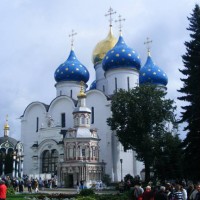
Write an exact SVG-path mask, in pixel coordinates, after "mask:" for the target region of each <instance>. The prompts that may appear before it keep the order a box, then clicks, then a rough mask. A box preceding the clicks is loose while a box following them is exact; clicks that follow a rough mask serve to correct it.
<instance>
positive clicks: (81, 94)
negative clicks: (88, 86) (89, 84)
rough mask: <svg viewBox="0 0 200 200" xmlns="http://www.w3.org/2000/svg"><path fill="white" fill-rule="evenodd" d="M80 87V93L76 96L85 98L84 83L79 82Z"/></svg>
mask: <svg viewBox="0 0 200 200" xmlns="http://www.w3.org/2000/svg"><path fill="white" fill-rule="evenodd" d="M80 85H81V89H80V92H79V94H78V97H86V94H85V92H84V82H83V81H81V82H80Z"/></svg>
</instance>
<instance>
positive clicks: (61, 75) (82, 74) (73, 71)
mask: <svg viewBox="0 0 200 200" xmlns="http://www.w3.org/2000/svg"><path fill="white" fill-rule="evenodd" d="M89 76H90V75H89V72H88V70H87V68H86V67H85V66H83V65H82V64H81V63H80V62H79V61H78V59H77V58H76V55H75V53H74V51H73V50H71V52H70V54H69V57H68V58H67V60H66V61H65V62H64V63H63V64H61V65H60V66H59V67H58V68H57V69H56V71H55V73H54V78H55V80H56V82H61V81H83V82H85V83H86V82H87V81H88V80H89Z"/></svg>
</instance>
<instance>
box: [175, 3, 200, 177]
mask: <svg viewBox="0 0 200 200" xmlns="http://www.w3.org/2000/svg"><path fill="white" fill-rule="evenodd" d="M188 20H189V22H190V23H189V28H188V29H187V30H189V31H190V32H191V33H190V37H191V39H190V41H189V42H185V46H186V53H185V55H183V56H182V58H183V64H184V68H183V69H181V70H180V72H181V73H182V74H183V75H184V76H185V78H182V79H181V81H182V82H183V86H182V88H181V89H180V90H178V91H179V92H181V93H183V94H184V96H181V97H179V98H178V99H179V100H181V101H184V102H188V104H187V105H185V106H183V107H182V109H183V112H182V116H181V120H180V122H181V123H182V122H186V124H187V125H186V126H185V128H184V130H185V131H186V132H187V136H186V138H185V140H184V141H183V146H184V147H185V170H186V171H185V172H186V174H187V176H188V178H192V179H198V180H199V179H200V170H199V169H200V148H199V144H200V8H199V5H197V4H196V5H195V8H194V10H193V13H192V14H191V17H188Z"/></svg>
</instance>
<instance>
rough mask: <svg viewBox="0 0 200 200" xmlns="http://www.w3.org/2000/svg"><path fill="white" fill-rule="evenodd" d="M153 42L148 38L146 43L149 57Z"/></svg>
mask: <svg viewBox="0 0 200 200" xmlns="http://www.w3.org/2000/svg"><path fill="white" fill-rule="evenodd" d="M152 42H153V41H152V40H150V39H149V38H148V37H147V41H146V42H144V44H145V45H146V46H147V53H148V56H150V43H152Z"/></svg>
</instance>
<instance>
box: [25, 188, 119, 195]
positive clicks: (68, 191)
mask: <svg viewBox="0 0 200 200" xmlns="http://www.w3.org/2000/svg"><path fill="white" fill-rule="evenodd" d="M24 193H28V190H27V188H24ZM32 193H33V194H34V193H35V192H32ZM39 193H47V194H53V193H54V194H55V193H64V194H77V190H76V189H75V188H52V189H49V188H44V190H39ZM95 193H96V194H116V193H118V191H117V190H102V191H97V190H95Z"/></svg>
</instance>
